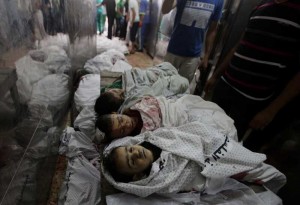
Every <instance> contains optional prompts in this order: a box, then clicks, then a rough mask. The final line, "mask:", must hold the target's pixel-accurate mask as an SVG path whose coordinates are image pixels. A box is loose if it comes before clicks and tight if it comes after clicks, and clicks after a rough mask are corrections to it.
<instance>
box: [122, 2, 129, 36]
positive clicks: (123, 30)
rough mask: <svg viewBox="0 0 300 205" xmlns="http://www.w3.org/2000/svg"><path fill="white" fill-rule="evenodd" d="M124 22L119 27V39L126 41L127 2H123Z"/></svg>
mask: <svg viewBox="0 0 300 205" xmlns="http://www.w3.org/2000/svg"><path fill="white" fill-rule="evenodd" d="M123 15H124V21H123V24H122V26H121V31H120V39H122V40H126V35H127V20H128V15H129V13H128V0H125V2H124V13H123Z"/></svg>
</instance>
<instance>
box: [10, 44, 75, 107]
mask: <svg viewBox="0 0 300 205" xmlns="http://www.w3.org/2000/svg"><path fill="white" fill-rule="evenodd" d="M15 65H16V71H17V75H18V80H17V83H16V84H17V88H18V93H19V95H20V102H21V103H23V104H26V103H27V102H28V101H29V100H30V97H31V92H32V89H33V85H34V84H35V83H36V82H38V81H39V80H41V79H43V78H44V77H46V76H47V75H49V74H54V73H57V74H62V73H65V74H67V73H68V72H69V70H70V68H71V63H70V59H69V58H68V56H67V54H66V52H65V51H64V50H63V49H62V48H59V47H57V46H50V47H45V48H43V49H40V50H32V51H30V52H29V53H28V54H27V55H26V56H24V57H22V58H20V59H19V60H17V61H16V62H15Z"/></svg>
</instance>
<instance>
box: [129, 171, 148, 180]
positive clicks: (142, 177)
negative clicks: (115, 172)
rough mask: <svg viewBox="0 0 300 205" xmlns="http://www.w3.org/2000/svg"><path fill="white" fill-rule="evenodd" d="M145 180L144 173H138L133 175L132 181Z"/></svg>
mask: <svg viewBox="0 0 300 205" xmlns="http://www.w3.org/2000/svg"><path fill="white" fill-rule="evenodd" d="M144 178H146V175H145V174H144V172H140V173H137V174H135V175H133V177H132V180H133V181H138V180H141V179H144Z"/></svg>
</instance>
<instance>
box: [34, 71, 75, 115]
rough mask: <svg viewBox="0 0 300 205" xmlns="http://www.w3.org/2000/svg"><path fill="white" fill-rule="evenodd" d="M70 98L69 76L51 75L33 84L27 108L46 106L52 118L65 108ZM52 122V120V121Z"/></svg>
mask: <svg viewBox="0 0 300 205" xmlns="http://www.w3.org/2000/svg"><path fill="white" fill-rule="evenodd" d="M69 97H70V90H69V76H68V75H65V74H52V75H48V76H46V77H45V78H43V79H41V80H40V81H38V82H37V83H35V84H34V86H33V89H32V94H31V99H30V102H29V103H28V104H29V107H31V106H36V105H44V106H48V109H49V110H50V111H51V113H52V116H53V118H55V117H57V116H56V115H57V114H59V113H60V112H62V110H63V108H66V106H67V103H68V100H69ZM53 120H54V119H53Z"/></svg>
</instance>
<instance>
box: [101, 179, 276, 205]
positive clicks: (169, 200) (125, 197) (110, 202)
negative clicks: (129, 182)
mask: <svg viewBox="0 0 300 205" xmlns="http://www.w3.org/2000/svg"><path fill="white" fill-rule="evenodd" d="M220 190H222V191H220V192H219V193H216V194H213V195H211V194H205V195H200V193H199V192H188V193H174V194H164V195H158V194H153V195H150V196H148V197H146V198H141V197H137V196H135V195H130V194H127V193H121V194H113V195H108V196H106V203H107V205H140V204H143V205H152V204H159V205H170V204H172V205H182V204H197V205H209V204H219V205H228V204H230V205H241V204H256V205H282V200H281V199H280V198H279V197H278V196H277V195H276V194H274V193H273V192H271V191H269V190H266V191H263V192H260V193H254V191H253V190H252V189H251V188H250V187H248V186H246V185H244V184H242V183H240V182H238V181H236V180H234V179H230V178H227V179H226V181H225V183H224V184H221V185H220Z"/></svg>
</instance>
